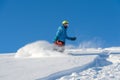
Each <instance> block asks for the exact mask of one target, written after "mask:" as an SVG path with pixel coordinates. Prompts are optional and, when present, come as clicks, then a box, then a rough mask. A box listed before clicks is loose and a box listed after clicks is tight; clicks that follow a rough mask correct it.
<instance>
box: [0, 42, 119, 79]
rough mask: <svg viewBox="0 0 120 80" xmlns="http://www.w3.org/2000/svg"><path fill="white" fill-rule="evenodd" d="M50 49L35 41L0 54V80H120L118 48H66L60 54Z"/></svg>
mask: <svg viewBox="0 0 120 80" xmlns="http://www.w3.org/2000/svg"><path fill="white" fill-rule="evenodd" d="M52 47H53V45H52V44H50V43H49V42H47V41H36V42H33V43H30V44H27V45H25V46H23V47H22V48H20V49H19V50H18V51H17V52H16V53H12V54H0V80H120V77H119V75H120V47H110V48H93V47H92V48H74V47H73V46H72V47H71V46H67V49H66V50H65V52H64V53H60V52H56V51H53V50H52ZM71 48H72V49H71Z"/></svg>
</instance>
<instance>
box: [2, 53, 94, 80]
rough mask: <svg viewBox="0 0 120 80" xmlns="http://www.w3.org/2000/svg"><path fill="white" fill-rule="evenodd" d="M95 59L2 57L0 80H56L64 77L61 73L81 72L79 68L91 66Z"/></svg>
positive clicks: (91, 57) (8, 55) (75, 57)
mask: <svg viewBox="0 0 120 80" xmlns="http://www.w3.org/2000/svg"><path fill="white" fill-rule="evenodd" d="M95 57H96V56H86V57H84V56H69V57H68V56H67V57H66V56H63V57H43V58H14V54H12V55H10V54H7V55H0V80H36V79H40V80H41V79H42V78H45V79H43V80H47V79H48V80H54V79H55V78H57V77H60V76H63V74H60V75H58V73H59V72H61V73H62V71H66V70H67V71H66V73H65V74H70V73H72V72H73V71H76V70H77V69H78V70H79V67H83V66H85V65H87V64H89V63H90V62H91V61H93V60H94V59H95ZM83 61H84V63H83ZM84 68H85V67H84ZM52 74H53V75H52ZM54 75H55V76H54ZM46 78H47V79H46Z"/></svg>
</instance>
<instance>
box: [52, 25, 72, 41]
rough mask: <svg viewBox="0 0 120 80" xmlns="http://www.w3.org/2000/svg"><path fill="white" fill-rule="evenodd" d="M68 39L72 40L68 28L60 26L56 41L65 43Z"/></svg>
mask: <svg viewBox="0 0 120 80" xmlns="http://www.w3.org/2000/svg"><path fill="white" fill-rule="evenodd" d="M66 39H69V40H71V37H68V36H67V28H65V27H64V26H60V27H59V28H58V31H57V33H56V36H55V39H54V41H57V40H60V41H62V42H65V40H66Z"/></svg>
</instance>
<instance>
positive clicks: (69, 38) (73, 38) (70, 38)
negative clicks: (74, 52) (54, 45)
mask: <svg viewBox="0 0 120 80" xmlns="http://www.w3.org/2000/svg"><path fill="white" fill-rule="evenodd" d="M67 39H68V40H72V41H75V40H76V37H68V36H67Z"/></svg>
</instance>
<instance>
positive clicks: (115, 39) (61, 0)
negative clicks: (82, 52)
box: [0, 0, 120, 53]
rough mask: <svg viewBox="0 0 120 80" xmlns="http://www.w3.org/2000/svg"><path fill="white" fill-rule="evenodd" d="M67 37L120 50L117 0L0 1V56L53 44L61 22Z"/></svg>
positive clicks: (75, 43) (118, 1) (119, 5)
mask: <svg viewBox="0 0 120 80" xmlns="http://www.w3.org/2000/svg"><path fill="white" fill-rule="evenodd" d="M64 19H67V20H69V22H70V24H69V29H68V35H69V36H74V35H75V36H77V37H78V39H77V41H75V42H70V41H68V42H67V43H68V44H73V45H78V44H79V43H80V42H82V41H87V40H91V39H94V38H98V40H101V41H103V42H104V44H103V47H111V46H120V0H0V53H2V52H16V51H17V49H19V48H20V47H22V46H24V45H26V44H28V43H31V42H34V41H37V40H46V41H49V42H50V43H52V41H53V38H54V36H55V33H56V31H57V28H58V26H60V25H61V21H62V20H64Z"/></svg>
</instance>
